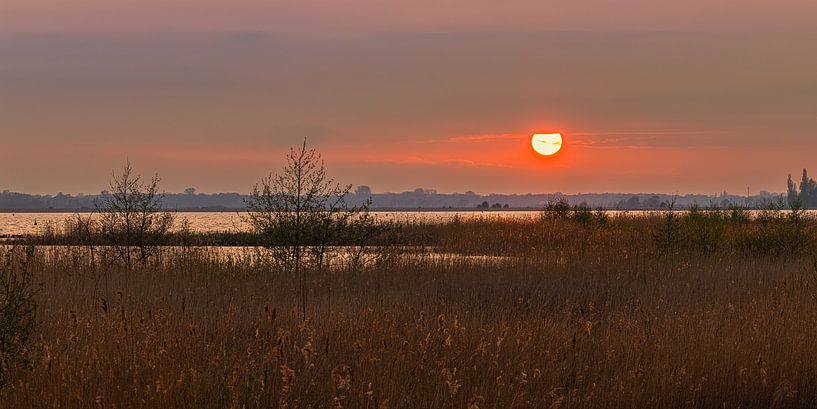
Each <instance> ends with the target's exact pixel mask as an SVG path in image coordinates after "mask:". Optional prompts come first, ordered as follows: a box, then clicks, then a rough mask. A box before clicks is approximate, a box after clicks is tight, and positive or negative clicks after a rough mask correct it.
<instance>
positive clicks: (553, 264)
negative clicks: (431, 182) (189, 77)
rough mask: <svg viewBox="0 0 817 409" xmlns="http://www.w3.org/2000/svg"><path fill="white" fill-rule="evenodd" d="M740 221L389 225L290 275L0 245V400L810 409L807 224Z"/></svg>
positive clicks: (811, 225) (266, 261) (735, 217)
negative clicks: (11, 282)
mask: <svg viewBox="0 0 817 409" xmlns="http://www.w3.org/2000/svg"><path fill="white" fill-rule="evenodd" d="M741 214H742V213H740V212H739V211H738V210H734V211H716V210H712V209H710V210H698V211H696V212H690V213H686V214H683V215H672V214H671V213H667V214H663V215H656V216H654V217H616V218H611V219H609V220H606V221H605V222H604V223H585V222H583V221H582V219H581V218H579V219H576V218H574V217H566V218H561V217H543V218H542V219H541V220H501V219H484V220H479V219H470V220H452V221H450V222H447V223H427V224H422V223H417V224H408V225H403V226H399V227H395V226H392V228H391V229H389V231H387V232H386V231H381V232H378V233H377V234H374V235H373V236H372V237H371V238H370V239H371V240H370V241H368V242H367V244H366V246H364V247H367V248H378V249H379V252H377V253H376V254H377V256H376V257H371V258H369V259H367V263H354V262H352V261H351V260H350V259H348V258H341V257H336V256H335V255H333V251H334V250H332V249H334V247H332V248H330V249H329V251H328V252H327V255H326V256H328V257H330V258H332V257H334V262H332V263H328V264H327V265H328V266H329V267H323V268H321V269H320V270H319V269H317V268H316V265H315V264H313V263H305V264H304V269H303V270H302V273H303V274H304V275H303V276H300V275H299V274H297V273H296V272H295V271H294V270H292V269H286V268H282V266H281V265H280V264H278V263H276V262H274V259H273V258H263V257H262V258H258V257H250V255H251V254H253V253H255V252H257V251H261V252H263V251H265V250H263V248H259V249H254V250H252V251H249V250H248V252H247V253H246V254H245V255H242V254H241V253H237V254H233V255H231V256H229V257H225V256H224V254H223V253H221V252H220V251H219V250H218V249H217V248H213V247H198V246H195V245H178V246H172V247H162V248H160V249H159V251H158V253H157V254H156V256H155V257H151V258H149V259H147V260H146V261H145V262H144V263H139V264H138V265H136V266H134V267H133V268H128V267H127V266H126V265H124V264H122V263H121V262H117V257H116V253H112V254H111V255H110V257H109V256H105V254H106V253H105V251H103V249H104V247H98V248H96V250H95V251H96V255H95V256H94V257H92V256H91V248H90V247H89V246H87V245H66V246H59V247H28V248H24V247H20V246H16V247H6V248H4V249H3V250H2V259H3V260H6V265H7V266H13V265H18V266H19V265H21V263H24V264H25V269H26V271H29V272H31V274H32V275H33V281H32V282H33V283H37V292H36V295H34V296H33V297H35V298H36V300H37V304H38V308H37V315H36V321H37V323H38V327H37V329H36V336H32V337H30V339H28V344H27V345H28V346H27V349H26V350H25V356H26V357H27V359H26V360H25V362H24V361H22V360H21V361H19V362H20V364H19V365H17V366H16V369H15V371H14V372H13V373H14V376H13V377H9V378H8V379H9V381H7V383H6V385H5V387H4V388H3V389H2V391H0V397H2V402H5V403H6V404H8V405H9V407H25V406H30V405H32V403H33V405H34V406H62V407H89V406H91V407H93V406H94V405H96V406H99V407H102V406H104V407H114V406H115V407H291V408H294V407H373V408H377V407H383V408H385V407H394V408H397V407H406V408H420V407H465V408H468V407H470V408H477V407H480V408H490V407H494V408H500V407H657V406H662V407H714V406H718V407H743V408H751V407H813V406H814V405H815V404H817V401H815V396H817V381H816V380H817V358H815V357H817V343H815V342H814V339H817V327H815V326H814V322H817V301H815V300H817V267H815V259H814V254H816V253H815V230H814V229H815V222H814V221H813V220H811V219H809V218H807V217H804V216H800V215H798V213H782V212H772V211H770V212H768V213H766V214H765V215H764V216H763V217H756V218H747V217H743V216H741ZM568 215H569V214H568ZM248 234H249V233H248ZM337 237H338V239H337V240H338V243H340V242H341V241H342V240H341V238H340V237H343V236H341V235H339V236H337ZM347 237H348V236H347ZM343 240H348V239H343ZM347 244H348V243H347ZM311 245H312V244H311V243H306V244H305V246H306V247H307V248H309V247H311ZM305 254H314V253H310V252H309V251H307V252H305ZM435 254H436V256H435ZM440 254H442V256H440ZM467 256H491V257H490V258H480V257H467ZM15 263H17V264H15ZM7 268H9V267H7ZM302 280H303V281H302ZM303 283H305V284H303ZM301 288H305V289H306V291H307V295H308V297H307V300H309V301H308V304H307V306H306V315H305V316H304V311H303V299H302V297H301ZM4 311H6V310H4Z"/></svg>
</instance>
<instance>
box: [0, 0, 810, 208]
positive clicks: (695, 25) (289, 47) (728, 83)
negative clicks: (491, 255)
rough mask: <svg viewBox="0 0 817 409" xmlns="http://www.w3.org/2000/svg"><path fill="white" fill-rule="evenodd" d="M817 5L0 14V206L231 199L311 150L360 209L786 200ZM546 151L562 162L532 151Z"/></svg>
mask: <svg viewBox="0 0 817 409" xmlns="http://www.w3.org/2000/svg"><path fill="white" fill-rule="evenodd" d="M815 15H817V2H815V1H813V0H779V1H768V0H764V1H759V0H740V1H738V0H708V1H687V2H679V1H677V0H674V1H669V0H615V1H613V0H606V1H603V0H592V1H591V0H586V1H571V2H568V1H564V0H559V1H555V0H539V1H528V0H523V1H508V2H496V1H487V0H468V1H466V0H458V1H447V0H435V1H430V0H415V1H389V2H383V1H376V0H349V1H342V2H341V1H307V0H300V1H294V0H293V1H288V0H287V1H275V0H229V1H228V0H221V1H216V0H161V1H159V0H140V1H132V0H37V1H36V2H34V1H30V0H4V1H2V2H0V190H5V189H9V190H12V191H22V192H29V193H52V194H53V193H56V192H58V191H62V192H66V193H80V192H82V193H96V192H99V191H100V190H102V189H105V188H106V186H107V182H108V180H109V178H110V176H111V172H112V171H113V170H115V169H118V168H121V167H122V166H123V165H124V163H125V162H126V161H130V162H131V163H132V165H133V166H134V168H135V169H136V170H137V171H138V172H140V173H142V174H145V175H150V174H153V173H158V174H159V175H160V176H161V177H162V186H163V188H164V189H165V190H167V191H171V192H178V191H181V190H183V189H184V188H186V187H195V188H197V189H198V190H199V191H201V192H246V191H248V190H249V189H250V187H251V186H252V184H253V183H255V182H256V181H257V180H259V179H260V178H261V177H263V176H265V175H266V174H268V173H270V172H276V171H278V169H279V168H280V166H281V165H282V161H283V157H284V154H285V153H286V151H287V150H288V149H289V147H290V146H294V145H297V144H299V143H300V142H301V141H302V140H303V139H304V138H306V139H307V141H308V143H309V145H310V146H312V147H315V148H316V149H317V150H318V151H319V152H321V154H322V155H323V158H324V159H325V161H326V167H327V171H328V172H329V174H330V175H331V176H334V177H335V178H336V179H337V180H339V181H340V182H342V183H350V184H353V185H368V186H371V188H372V189H373V190H374V191H375V192H385V191H404V190H413V189H414V188H418V187H420V188H428V189H436V190H438V191H440V192H464V191H469V190H470V191H475V192H477V193H528V192H533V193H544V192H557V191H560V192H564V193H580V192H581V193H587V192H629V193H639V192H656V193H708V194H716V193H720V192H723V191H727V192H730V193H745V192H746V190H747V188H748V189H750V191H751V192H752V194H756V193H757V192H759V191H760V190H769V191H778V192H779V191H782V190H784V189H785V181H786V175H787V174H789V173H793V174H795V179H797V178H798V177H797V175H799V173H800V172H801V171H802V168H804V167H811V168H814V172H817V157H816V156H815V155H814V152H817V76H815V73H816V72H817V42H815V41H814V39H815V38H817V25H815V24H814V16H815ZM540 131H557V132H561V133H562V134H563V135H564V148H563V150H562V151H561V152H560V153H558V154H557V155H555V156H553V157H548V158H545V157H541V156H537V155H535V154H534V153H533V151H532V150H531V148H530V136H531V134H532V133H535V132H540Z"/></svg>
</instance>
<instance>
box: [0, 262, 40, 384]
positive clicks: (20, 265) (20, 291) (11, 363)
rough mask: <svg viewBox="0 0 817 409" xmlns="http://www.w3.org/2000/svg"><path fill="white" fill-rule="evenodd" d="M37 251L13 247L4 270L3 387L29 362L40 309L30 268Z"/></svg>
mask: <svg viewBox="0 0 817 409" xmlns="http://www.w3.org/2000/svg"><path fill="white" fill-rule="evenodd" d="M33 255H34V247H26V248H25V251H20V249H19V248H17V247H13V248H11V249H10V250H8V252H7V253H6V254H5V260H4V263H3V265H2V269H1V270H0V388H2V387H3V386H4V385H6V384H7V383H8V382H9V381H10V380H11V378H12V377H13V374H14V373H15V372H16V371H18V370H20V369H22V368H24V367H25V366H27V365H28V363H29V358H30V354H31V350H32V346H33V342H34V339H33V334H34V329H35V327H36V321H35V313H36V310H37V303H36V302H35V300H34V295H35V291H34V284H33V279H32V274H31V272H30V270H29V268H28V266H29V263H30V260H31V258H32V257H33Z"/></svg>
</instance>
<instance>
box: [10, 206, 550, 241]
mask: <svg viewBox="0 0 817 409" xmlns="http://www.w3.org/2000/svg"><path fill="white" fill-rule="evenodd" d="M75 214H76V213H70V212H69V213H59V212H52V213H0V236H9V235H23V234H39V233H42V232H43V231H45V230H46V229H47V228H48V226H52V227H54V228H56V229H61V228H62V226H63V224H64V222H65V220H66V219H68V218H71V217H73V216H74V215H75ZM175 214H176V221H177V224H178V222H179V221H181V220H182V219H187V220H188V221H189V222H190V228H191V230H193V231H195V232H225V231H246V230H249V226H247V224H246V223H244V221H243V220H242V215H241V214H240V213H237V212H177V213H175ZM371 214H372V215H374V216H375V217H377V218H380V219H385V220H395V221H406V222H409V221H426V222H442V221H446V220H451V219H452V218H454V217H460V218H462V219H468V218H485V217H487V218H531V217H536V216H537V215H538V214H539V212H537V211H467V210H466V211H427V212H426V211H393V212H371ZM87 215H88V214H87V213H84V214H82V216H83V217H87Z"/></svg>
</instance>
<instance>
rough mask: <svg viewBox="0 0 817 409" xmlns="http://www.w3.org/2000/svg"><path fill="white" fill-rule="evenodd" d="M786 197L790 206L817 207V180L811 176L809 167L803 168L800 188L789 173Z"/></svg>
mask: <svg viewBox="0 0 817 409" xmlns="http://www.w3.org/2000/svg"><path fill="white" fill-rule="evenodd" d="M786 199H787V201H788V204H789V206H800V207H803V208H807V209H808V208H815V207H817V182H815V181H814V179H812V178H811V177H809V175H808V170H807V169H805V168H803V177H802V178H801V179H800V186H799V189H798V186H797V184H796V183H795V182H794V180H793V179H792V177H791V174H789V179H788V181H787V182H786Z"/></svg>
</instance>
